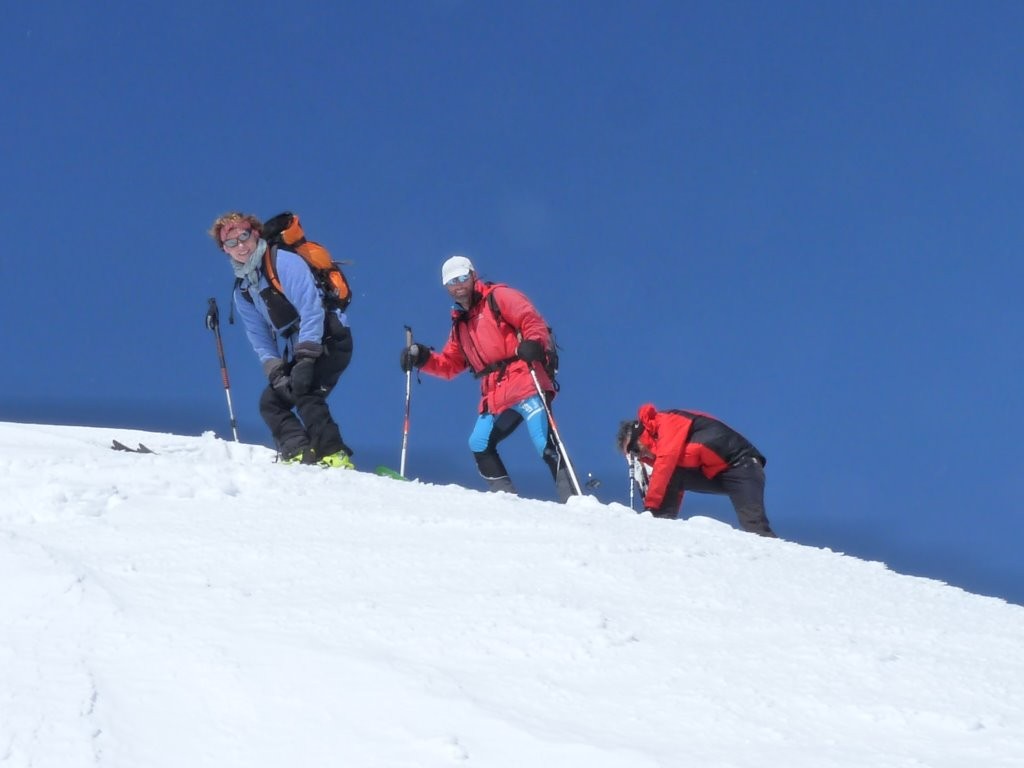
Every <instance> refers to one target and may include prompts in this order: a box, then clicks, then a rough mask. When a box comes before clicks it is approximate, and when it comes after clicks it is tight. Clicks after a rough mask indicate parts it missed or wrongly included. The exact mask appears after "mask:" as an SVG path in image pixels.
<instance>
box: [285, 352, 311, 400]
mask: <svg viewBox="0 0 1024 768" xmlns="http://www.w3.org/2000/svg"><path fill="white" fill-rule="evenodd" d="M315 372H316V360H314V359H313V358H312V357H300V358H299V359H298V360H297V361H296V362H295V365H293V366H292V372H291V377H290V378H291V380H292V394H293V395H294V396H295V397H301V396H302V395H308V394H309V393H310V391H311V390H312V389H313V374H314V373H315Z"/></svg>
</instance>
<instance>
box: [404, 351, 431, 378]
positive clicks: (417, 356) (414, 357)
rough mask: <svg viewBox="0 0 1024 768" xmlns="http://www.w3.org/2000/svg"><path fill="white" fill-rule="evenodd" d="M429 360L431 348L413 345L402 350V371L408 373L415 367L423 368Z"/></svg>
mask: <svg viewBox="0 0 1024 768" xmlns="http://www.w3.org/2000/svg"><path fill="white" fill-rule="evenodd" d="M429 359H430V347H425V346H423V345H422V344H411V345H410V346H408V347H406V348H405V349H403V350H402V359H401V365H402V370H403V371H405V372H406V373H408V372H409V371H411V370H412V368H413V366H416V367H417V368H421V367H423V365H424V364H425V363H426V362H427V360H429Z"/></svg>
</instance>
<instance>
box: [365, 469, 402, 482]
mask: <svg viewBox="0 0 1024 768" xmlns="http://www.w3.org/2000/svg"><path fill="white" fill-rule="evenodd" d="M373 474H375V475H380V476H381V477H390V478H391V479H392V480H405V481H408V480H409V478H407V477H402V473H401V472H396V471H395V470H393V469H391V467H384V466H380V467H375V468H374V470H373Z"/></svg>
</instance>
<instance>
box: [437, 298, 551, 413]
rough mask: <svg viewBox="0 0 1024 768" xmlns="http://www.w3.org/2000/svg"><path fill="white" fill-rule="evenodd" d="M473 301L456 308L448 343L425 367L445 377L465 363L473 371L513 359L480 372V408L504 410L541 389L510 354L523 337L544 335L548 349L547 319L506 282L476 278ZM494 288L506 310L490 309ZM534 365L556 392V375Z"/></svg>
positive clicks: (546, 388) (462, 368) (483, 410)
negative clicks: (497, 313) (553, 380)
mask: <svg viewBox="0 0 1024 768" xmlns="http://www.w3.org/2000/svg"><path fill="white" fill-rule="evenodd" d="M474 288H475V290H474V293H473V298H474V302H473V305H472V306H471V307H470V308H469V309H468V310H463V309H461V308H458V307H457V308H456V309H454V310H453V311H452V332H451V334H450V335H449V336H448V341H447V343H446V344H445V345H444V349H442V350H441V351H440V352H434V353H433V354H431V356H430V358H429V359H428V360H427V362H426V363H424V365H423V367H422V368H421V370H422V371H423V372H425V373H429V374H430V375H432V376H439V377H441V378H442V379H451V378H454V377H455V376H458V375H459V374H460V373H462V372H463V371H465V370H466V369H469V370H472V371H473V372H474V373H476V372H479V371H482V370H483V369H485V368H486V367H487V366H489V365H492V364H495V363H500V362H501V361H510V362H508V364H507V365H504V366H502V367H500V368H499V369H498V370H492V371H490V372H489V373H486V374H484V375H483V376H482V377H481V378H480V407H479V409H480V413H493V414H499V413H501V412H502V411H504V410H507V409H508V408H511V407H512V406H513V405H516V404H517V403H520V402H522V401H523V400H525V399H526V398H528V397H530V396H531V395H536V394H537V388H536V386H534V383H533V378H532V377H531V376H530V372H529V370H528V369H527V367H526V363H524V362H523V361H522V360H518V359H516V360H511V358H514V357H515V355H516V347H518V346H519V341H520V338H519V334H521V335H522V338H523V339H532V340H534V341H539V342H540V343H541V344H543V345H544V348H545V349H547V348H548V347H549V345H550V334H549V333H548V326H547V323H545V322H544V318H542V317H541V316H540V313H539V312H538V311H537V310H536V309H535V308H534V306H533V304H531V303H530V300H529V299H527V298H526V296H525V295H523V294H522V293H520V292H519V291H517V290H515V289H514V288H509V287H508V286H507V285H500V284H498V285H491V284H487V283H484V282H483V281H481V280H477V281H476V285H475V286H474ZM491 292H493V293H494V299H495V302H496V303H497V306H498V310H499V313H500V316H501V319H500V320H499V319H498V318H496V317H495V316H494V312H493V311H492V310H491V307H490V303H489V301H488V299H487V296H488V295H489V294H490V293H491ZM534 371H535V372H536V374H537V379H538V381H539V382H540V386H541V389H543V390H544V391H545V392H551V393H552V394H553V393H554V389H555V388H554V386H553V385H552V383H551V379H550V378H549V377H548V375H547V373H545V371H544V367H543V366H542V365H538V364H535V365H534Z"/></svg>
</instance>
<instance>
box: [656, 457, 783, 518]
mask: <svg viewBox="0 0 1024 768" xmlns="http://www.w3.org/2000/svg"><path fill="white" fill-rule="evenodd" d="M764 483H765V476H764V467H762V466H761V462H760V461H758V460H757V459H756V458H755V457H753V456H748V457H747V458H744V459H741V460H740V461H738V462H737V463H736V464H734V465H733V466H731V467H729V468H728V469H726V470H725V471H724V472H720V473H719V474H717V475H715V476H714V477H713V478H711V479H710V480H709V479H708V478H706V477H705V476H704V473H703V472H701V471H700V470H699V469H683V468H681V467H680V468H677V469H676V471H675V472H673V473H672V479H671V480H669V484H668V488H667V489H666V491H665V500H664V501H663V502H662V504H661V506H660V507H659V508H658V509H656V510H654V511H653V512H652V514H653V515H654V516H655V517H667V518H672V519H675V518H676V517H678V516H679V509H680V507H681V506H682V503H683V492H684V491H693V492H694V493H713V494H716V495H724V496H728V497H729V500H730V501H731V502H732V506H733V509H735V510H736V517H737V518H738V519H739V524H740V527H741V528H742V529H743V530H744V531H750V532H752V533H758V534H760V535H762V536H770V537H773V538H774V537H775V533H774V531H772V528H771V525H769V523H768V516H767V515H766V514H765V510H764Z"/></svg>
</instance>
